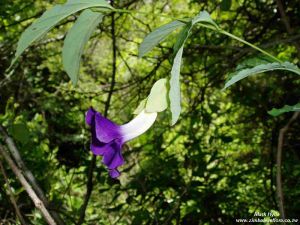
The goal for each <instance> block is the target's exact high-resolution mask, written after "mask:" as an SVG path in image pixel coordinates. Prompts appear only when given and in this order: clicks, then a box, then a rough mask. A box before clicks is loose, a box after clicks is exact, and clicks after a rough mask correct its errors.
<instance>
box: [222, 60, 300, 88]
mask: <svg viewBox="0 0 300 225" xmlns="http://www.w3.org/2000/svg"><path fill="white" fill-rule="evenodd" d="M272 70H287V71H291V72H293V73H296V74H298V75H300V69H299V68H298V67H297V66H296V65H294V64H292V63H290V62H284V63H278V62H274V63H267V64H261V65H258V66H255V67H252V68H249V69H242V70H239V71H237V72H235V73H233V74H232V75H230V78H229V79H228V81H226V83H225V87H224V88H223V90H224V89H226V88H228V87H230V86H231V85H233V84H235V83H236V82H238V81H240V80H242V79H244V78H246V77H248V76H252V75H256V74H259V73H264V72H268V71H272Z"/></svg>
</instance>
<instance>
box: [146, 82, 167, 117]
mask: <svg viewBox="0 0 300 225" xmlns="http://www.w3.org/2000/svg"><path fill="white" fill-rule="evenodd" d="M167 107H168V102H167V79H165V78H164V79H160V80H158V81H156V82H155V84H154V85H153V87H152V88H151V92H150V94H149V96H148V100H147V103H146V112H162V111H164V110H165V109H166V108H167Z"/></svg>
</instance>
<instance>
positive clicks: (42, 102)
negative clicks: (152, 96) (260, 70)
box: [0, 0, 300, 225]
mask: <svg viewBox="0 0 300 225" xmlns="http://www.w3.org/2000/svg"><path fill="white" fill-rule="evenodd" d="M63 2H64V1H44V0H36V1H33V0H27V1H20V0H14V1H9V0H1V7H0V14H1V18H0V71H1V73H0V123H1V124H2V125H3V126H5V127H6V128H7V130H8V132H9V134H10V136H12V137H13V139H14V140H15V141H16V143H17V147H18V148H19V150H20V153H21V155H22V157H23V159H24V161H25V162H26V164H27V166H28V168H29V169H30V170H31V171H32V172H33V174H34V175H35V176H36V178H37V180H38V182H39V184H40V185H41V187H42V188H43V190H44V191H45V193H46V194H47V197H48V199H49V200H50V201H51V207H52V208H53V209H54V210H56V211H57V212H58V213H59V214H60V215H61V217H62V218H63V220H64V222H65V224H76V222H77V221H78V217H79V212H80V207H81V205H82V202H83V198H84V196H85V192H86V182H87V173H88V169H89V165H90V160H91V158H92V154H91V152H90V151H89V138H90V134H89V129H88V127H87V126H86V125H85V121H84V115H85V112H86V110H87V109H88V107H89V106H91V105H92V106H94V107H95V108H96V109H97V110H98V111H100V112H103V110H104V105H105V101H106V98H107V95H108V92H109V88H110V82H111V75H112V41H111V39H112V37H111V35H110V29H111V17H109V16H107V17H104V21H103V23H101V24H100V25H99V26H98V28H97V30H96V32H95V33H94V34H93V36H92V38H91V40H90V41H89V44H88V46H87V48H86V49H85V54H84V56H83V61H82V65H81V69H80V78H79V83H78V85H77V86H76V87H73V86H72V84H71V82H70V80H69V78H68V76H67V75H66V73H65V72H64V71H63V67H62V62H61V60H62V59H61V49H62V43H63V39H64V37H65V34H66V31H67V30H68V29H69V28H70V27H71V25H72V24H73V22H74V20H75V17H74V16H70V17H68V18H67V19H65V20H64V21H63V22H62V23H61V24H60V25H58V26H56V27H55V29H54V30H53V31H52V32H50V33H49V34H47V35H46V36H45V37H44V38H43V39H42V40H40V42H38V43H36V44H35V45H34V46H33V47H31V48H30V50H29V51H27V52H26V53H25V54H24V55H23V56H22V57H21V59H20V60H19V62H18V63H17V65H16V68H15V69H14V72H13V73H7V72H5V70H6V69H7V68H8V67H9V64H10V61H11V59H12V58H13V53H14V49H15V48H16V43H17V41H18V39H19V37H20V34H21V33H22V32H23V31H24V29H25V28H26V27H27V26H29V25H30V24H31V23H32V22H33V21H34V19H35V18H37V17H39V16H40V15H41V13H42V12H44V11H45V10H46V9H48V8H49V7H51V5H53V4H57V3H63ZM299 3H300V2H299V1H298V0H296V1H285V9H286V14H287V16H288V18H289V22H290V24H291V27H292V29H293V32H289V33H288V32H287V31H286V29H285V27H284V25H283V23H282V21H281V16H280V14H279V12H278V9H277V4H276V1H271V0H265V1H248V0H238V1H237V0H232V1H228V0H227V1H225V0H223V1H216V0H215V1H196V0H190V1H183V0H162V1H151V0H144V1H131V0H124V1H115V7H116V8H121V9H131V10H135V11H137V12H145V13H136V14H116V16H115V23H116V40H117V43H116V46H117V73H116V86H115V88H114V92H113V96H112V101H111V104H110V107H109V114H108V115H109V116H108V117H109V118H110V119H111V120H113V121H115V122H117V123H120V124H122V123H125V122H127V121H129V120H130V119H131V118H133V114H132V113H133V111H134V109H135V108H136V107H137V106H138V104H139V102H140V101H141V100H142V99H144V98H145V97H147V95H148V94H149V92H150V89H151V87H152V85H153V84H154V82H155V81H156V80H158V79H160V78H165V77H168V76H169V74H170V70H171V57H172V47H173V45H174V43H175V41H176V40H175V38H174V37H175V35H173V36H171V37H170V38H168V39H167V40H166V41H165V42H163V43H162V44H160V45H159V47H157V48H155V49H154V50H153V51H152V52H151V53H150V54H147V55H146V56H145V57H144V58H142V59H140V58H138V51H137V50H138V47H139V44H140V43H141V41H142V40H143V38H144V37H145V36H146V34H148V33H149V32H150V31H152V30H153V29H155V28H156V27H158V26H160V25H163V24H165V23H167V22H170V21H171V18H184V17H192V16H194V15H196V14H197V13H198V12H199V11H201V10H207V11H208V12H210V13H211V15H212V17H213V18H214V19H215V21H216V22H217V23H218V24H219V25H220V26H221V27H222V28H223V29H224V30H227V31H229V32H231V33H233V34H235V35H237V36H240V37H243V38H244V39H245V40H247V41H249V42H251V43H254V44H256V45H258V46H261V47H262V48H264V49H267V50H268V51H269V52H271V53H272V54H273V55H275V56H277V57H278V58H280V59H281V60H288V61H290V62H293V63H295V64H298V65H299V57H298V56H299V54H300V53H299V52H297V49H296V48H295V47H294V43H295V42H298V43H299V40H300V33H299V30H300V20H299V12H300V4H299ZM162 15H168V16H170V17H171V18H167V17H164V16H162ZM260 57H261V56H260V54H259V53H257V52H255V51H253V49H251V48H249V47H247V46H244V45H242V44H240V43H237V42H236V41H233V40H231V39H229V38H228V37H226V36H221V35H220V34H216V33H213V32H212V31H209V30H206V29H204V28H199V27H195V28H193V33H192V34H191V36H190V38H189V39H188V40H187V43H186V45H185V50H184V54H183V58H184V60H183V66H182V69H181V85H182V86H181V88H182V110H183V111H182V114H181V116H180V120H179V121H178V123H177V124H176V125H175V126H172V127H171V126H170V115H169V114H168V113H160V114H159V118H158V120H157V122H156V123H155V125H154V126H153V127H152V128H151V130H149V131H148V132H147V133H146V134H144V135H142V136H141V137H139V138H138V139H135V140H134V141H131V142H129V143H127V144H126V146H125V147H124V149H123V154H124V157H125V160H126V164H125V165H124V166H123V167H122V168H121V172H122V176H121V177H120V179H119V180H113V179H111V178H110V177H109V176H108V173H107V171H106V169H105V168H104V166H103V165H102V164H101V158H100V157H99V158H98V159H97V164H96V170H95V172H94V179H93V181H94V188H93V192H92V195H91V199H90V202H89V205H88V208H87V211H86V217H85V224H91V225H92V224H105V225H106V224H136V225H138V224H189V225H193V224H207V225H215V224H235V218H252V217H253V215H254V212H270V211H271V210H274V211H278V202H277V199H276V193H275V191H276V189H275V170H276V165H275V155H276V150H277V141H278V133H279V130H280V128H282V127H283V126H284V125H285V124H286V123H287V121H288V120H289V118H290V117H291V114H289V113H287V114H283V115H281V116H280V117H276V118H274V117H271V116H270V115H268V114H267V111H268V110H270V109H271V108H272V107H281V106H283V105H285V104H288V105H294V104H296V103H297V102H298V101H299V94H300V93H299V83H300V82H299V76H295V75H294V74H290V73H288V72H284V71H272V72H270V73H268V74H263V75H257V76H253V77H250V78H248V79H245V80H243V81H241V82H239V83H237V84H235V85H233V86H232V87H231V88H229V89H228V90H226V91H221V89H222V88H223V86H224V81H225V80H226V78H227V74H228V73H229V72H233V71H234V69H235V67H236V66H237V65H239V64H241V62H242V61H244V60H246V59H249V58H260ZM248 62H249V63H251V61H248ZM298 126H299V120H298V121H296V122H295V123H294V124H293V126H292V127H291V128H290V130H289V131H288V134H287V135H286V139H285V145H284V155H283V174H282V176H283V188H284V189H283V191H284V195H285V208H286V214H287V218H297V216H298V217H299V215H300V191H299V190H300V183H299V175H300V153H299V144H300V142H299V131H298V129H297V127H298ZM0 143H1V144H3V143H4V142H3V139H2V137H0ZM1 160H2V158H1ZM5 167H6V172H7V173H8V175H9V178H10V182H11V185H12V187H13V192H14V195H15V198H16V199H17V202H18V204H19V206H20V209H21V211H22V213H23V214H24V215H26V219H27V220H28V223H29V224H45V222H44V221H43V219H42V217H41V215H40V214H39V212H38V211H37V210H36V209H35V208H34V205H33V203H32V202H31V200H30V199H29V198H28V196H27V194H26V192H25V191H24V189H23V188H22V186H21V185H20V184H19V182H18V181H17V180H16V179H15V177H14V175H13V173H12V172H11V170H10V169H9V168H8V167H7V165H6V164H5ZM0 183H1V185H0V223H1V222H2V221H3V223H4V224H18V222H17V218H16V216H15V213H14V209H13V207H12V206H11V203H10V201H9V198H8V195H7V186H6V185H5V182H4V179H3V177H2V176H0ZM1 220H2V221H1Z"/></svg>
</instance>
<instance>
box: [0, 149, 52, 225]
mask: <svg viewBox="0 0 300 225" xmlns="http://www.w3.org/2000/svg"><path fill="white" fill-rule="evenodd" d="M0 153H1V155H3V157H4V158H5V160H6V161H7V163H8V165H9V167H10V168H11V169H12V171H13V172H14V174H15V175H16V177H17V178H18V180H19V181H20V183H21V184H22V186H23V187H24V189H25V190H26V192H27V193H28V195H29V197H30V198H31V200H32V201H33V203H34V205H35V207H36V208H37V209H39V210H40V211H41V213H42V215H43V217H44V219H45V220H46V221H47V223H48V224H49V225H56V224H57V223H56V222H55V221H54V219H53V218H52V216H51V215H50V213H49V212H48V210H47V209H46V207H45V205H44V203H43V202H42V201H41V199H40V198H39V197H38V196H37V194H36V193H35V191H34V190H33V189H32V187H31V185H30V184H29V183H28V182H27V180H26V179H25V177H24V176H23V174H22V172H21V170H20V169H19V168H18V167H17V165H16V164H15V163H14V161H13V160H12V158H11V157H10V156H9V154H8V153H7V152H6V150H4V147H3V146H2V145H0Z"/></svg>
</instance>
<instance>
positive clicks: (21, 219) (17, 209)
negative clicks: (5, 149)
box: [0, 160, 27, 225]
mask: <svg viewBox="0 0 300 225" xmlns="http://www.w3.org/2000/svg"><path fill="white" fill-rule="evenodd" d="M0 170H1V173H2V174H3V177H4V181H5V183H6V185H7V189H8V195H9V198H10V201H11V203H12V205H13V206H14V208H15V210H16V214H17V217H18V218H19V220H20V222H21V224H22V225H27V223H26V221H25V219H24V217H23V215H22V213H21V211H20V209H19V207H18V204H17V201H16V199H15V198H14V194H13V192H12V190H11V186H10V184H9V180H8V178H7V175H6V172H5V169H4V166H3V165H2V162H1V160H0Z"/></svg>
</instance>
